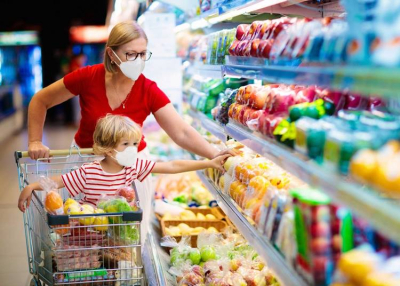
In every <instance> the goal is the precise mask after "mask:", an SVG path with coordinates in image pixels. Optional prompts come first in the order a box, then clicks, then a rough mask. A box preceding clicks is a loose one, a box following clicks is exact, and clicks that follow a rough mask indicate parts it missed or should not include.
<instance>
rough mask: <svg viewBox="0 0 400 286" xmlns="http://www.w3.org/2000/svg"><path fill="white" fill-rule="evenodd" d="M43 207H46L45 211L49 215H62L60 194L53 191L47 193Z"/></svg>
mask: <svg viewBox="0 0 400 286" xmlns="http://www.w3.org/2000/svg"><path fill="white" fill-rule="evenodd" d="M44 205H45V207H46V210H47V211H48V212H49V213H51V214H55V215H62V214H64V209H63V200H62V198H61V196H60V194H59V193H57V192H55V191H50V192H47V194H46V198H45V201H44Z"/></svg>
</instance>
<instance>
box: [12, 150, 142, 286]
mask: <svg viewBox="0 0 400 286" xmlns="http://www.w3.org/2000/svg"><path fill="white" fill-rule="evenodd" d="M92 151H93V150H92V149H78V148H71V149H70V150H53V151H50V155H51V156H52V157H51V160H50V162H47V160H45V159H39V160H37V161H32V160H30V159H29V158H27V157H28V153H27V152H21V151H17V152H15V159H16V163H17V168H18V178H19V187H20V190H22V189H23V188H24V187H25V186H26V185H27V184H28V183H29V182H30V181H37V180H38V179H39V178H40V176H49V177H51V176H54V175H56V174H63V173H67V172H70V171H72V170H75V169H77V168H79V167H80V166H81V165H82V164H83V163H86V162H90V161H93V160H95V158H96V157H95V156H94V155H92ZM44 193H45V192H41V191H38V192H33V195H32V201H31V205H30V207H29V208H28V209H27V210H26V212H25V213H24V215H23V218H24V229H25V237H26V248H27V253H28V264H29V271H30V273H31V274H32V275H33V278H32V280H31V285H119V286H131V285H144V283H145V282H144V278H143V271H142V269H143V266H142V259H141V245H140V241H141V240H140V222H141V220H142V211H141V210H140V209H139V210H137V211H129V212H123V213H95V214H81V215H58V216H56V215H51V214H48V213H47V212H46V210H45V208H44V205H43V198H44V196H45V194H44ZM59 193H60V194H61V195H62V197H63V200H64V201H65V199H66V198H67V196H68V192H67V191H66V190H65V189H61V190H59ZM137 197H138V196H137V195H136V198H137ZM136 205H137V206H139V204H138V202H137V204H136ZM93 219H94V220H93Z"/></svg>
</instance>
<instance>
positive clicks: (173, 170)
mask: <svg viewBox="0 0 400 286" xmlns="http://www.w3.org/2000/svg"><path fill="white" fill-rule="evenodd" d="M229 156H230V155H221V156H218V157H216V158H214V159H212V160H201V161H196V160H176V161H170V162H157V163H155V165H154V168H153V170H152V171H151V172H152V173H160V174H177V173H184V172H190V171H197V170H202V169H206V168H214V169H218V170H220V171H221V172H224V171H225V170H224V168H223V167H222V166H223V164H224V163H225V160H226V159H227V158H228V157H229Z"/></svg>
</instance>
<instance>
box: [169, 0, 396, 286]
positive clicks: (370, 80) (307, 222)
mask: <svg viewBox="0 0 400 286" xmlns="http://www.w3.org/2000/svg"><path fill="white" fill-rule="evenodd" d="M206 2H207V1H206ZM209 2H212V1H209ZM216 2H218V1H216ZM221 2H222V4H221V5H220V4H219V3H218V4H215V5H216V6H214V7H212V5H211V6H210V7H208V8H206V10H204V11H203V10H202V9H200V10H201V12H200V15H199V16H197V18H194V19H192V20H191V21H190V22H189V25H188V26H186V29H192V30H197V29H199V28H205V29H204V31H206V33H205V34H204V35H203V34H200V35H199V34H197V35H196V37H195V40H193V41H192V42H191V44H189V46H188V53H187V57H186V61H187V62H186V63H185V74H184V91H185V101H186V103H187V108H188V115H189V117H190V118H192V120H193V122H192V125H193V126H194V127H195V128H196V129H197V130H198V131H199V132H202V133H203V134H204V136H205V137H206V138H212V139H210V142H218V141H219V143H218V148H220V147H221V146H223V147H228V148H234V149H237V150H240V154H241V155H239V156H236V157H232V158H229V159H228V161H227V163H226V164H225V171H226V173H225V174H221V173H218V172H209V171H205V172H201V171H199V172H198V176H199V177H200V179H201V180H202V182H203V184H204V186H205V187H206V188H207V189H209V190H210V192H211V193H212V194H213V196H214V197H215V199H216V201H217V203H218V206H219V207H220V208H221V209H222V211H223V212H224V213H225V214H226V216H227V218H229V220H230V221H231V222H232V224H233V225H234V227H235V228H237V230H238V231H239V233H241V234H242V235H243V236H244V238H245V239H246V240H247V242H248V243H249V244H250V245H251V246H252V247H254V249H255V250H256V251H257V253H258V254H259V255H260V256H261V257H262V259H263V260H264V261H265V263H266V265H267V266H268V268H269V269H270V271H271V273H273V274H274V275H276V279H277V280H278V281H279V282H280V283H281V285H296V286H297V285H327V286H328V285H334V286H343V285H346V286H350V285H388V286H389V285H390V286H391V285H398V284H400V281H399V272H398V266H399V264H398V263H399V262H398V255H399V244H400V237H399V235H398V231H399V230H400V220H399V219H398V218H399V217H400V212H399V208H398V198H399V195H398V194H399V190H398V185H399V184H398V182H399V180H398V178H399V177H400V171H399V167H398V165H399V161H398V158H400V157H399V155H398V154H399V153H398V152H399V150H400V148H399V139H400V136H399V134H400V132H399V131H400V129H399V127H400V120H399V114H400V113H399V111H400V109H399V108H398V106H399V104H398V102H399V101H398V80H397V75H398V63H397V57H395V58H393V59H392V60H389V59H388V56H387V55H388V53H389V50H390V48H389V44H388V43H389V42H390V41H391V40H393V39H394V38H395V34H394V33H393V32H386V31H384V29H385V27H386V28H387V27H388V25H393V23H394V22H395V21H396V19H397V18H398V16H397V13H395V12H393V11H391V12H390V11H389V10H390V8H389V7H390V5H389V4H388V1H384V0H380V1H373V2H374V5H375V4H376V5H375V6H374V5H370V6H368V5H367V4H366V3H365V2H364V1H351V2H346V1H296V3H294V1H293V2H292V1H288V2H290V3H284V2H285V1H281V2H279V3H272V2H273V1H271V2H269V1H247V2H248V3H240V4H238V5H234V4H232V3H229V4H228V3H227V2H235V1H221ZM299 2H305V3H301V4H300V5H297V4H298V3H299ZM311 2H314V3H311ZM316 2H329V3H328V4H327V5H325V6H324V7H325V9H327V11H326V12H328V10H329V9H331V10H330V11H329V13H323V9H320V10H318V9H314V10H312V9H309V10H308V12H305V10H307V8H310V7H312V6H310V5H313V4H314V5H321V4H322V3H316ZM230 4H232V5H233V6H230ZM253 5H254V6H253ZM307 5H308V7H307ZM272 6H274V8H276V9H277V10H275V11H277V14H263V12H269V11H273V9H271V10H268V8H271V7H272ZM289 7H290V8H291V9H293V10H292V11H294V10H295V11H296V13H292V15H293V16H290V17H289V16H282V15H280V14H281V13H280V12H278V11H283V10H284V9H287V8H289ZM315 7H316V6H314V8H315ZM317 7H323V6H317ZM396 7H397V6H396ZM392 8H393V7H392ZM246 9H249V10H246ZM252 9H254V10H252ZM396 9H397V8H396ZM239 11H240V12H239ZM311 11H312V12H311ZM343 11H344V12H345V14H341V13H342V12H343ZM396 11H397V10H396ZM246 12H253V13H255V14H259V15H258V18H257V20H252V19H251V17H247V18H246V15H247V14H246V15H243V14H244V13H246ZM236 13H239V14H236ZM282 14H284V15H288V14H287V13H282ZM389 14H390V15H392V16H393V17H392V18H390V19H385V17H384V16H383V15H389ZM228 15H229V16H228ZM238 15H241V18H240V20H238V19H239V18H237V19H235V17H236V16H238ZM365 15H369V16H370V18H369V17H366V16H365ZM230 16H231V17H230ZM253 16H254V14H253ZM364 16H365V17H364ZM263 17H264V18H263ZM231 18H232V19H231ZM227 19H229V20H228V21H226V20H227ZM200 21H202V22H203V24H200ZM220 21H225V22H227V23H225V24H226V25H225V26H223V27H222V26H221V27H222V28H219V24H218V23H219V22H220ZM229 21H231V22H229ZM241 21H242V23H240V22H241ZM233 22H234V23H233ZM228 24H232V25H231V26H230V27H229V25H228ZM202 25H203V26H202ZM181 28H183V27H179V29H181ZM177 31H178V29H177ZM355 31H358V32H355ZM385 54H386V55H385ZM395 54H396V53H394V54H393V55H395ZM233 83H234V84H235V85H236V86H232V84H233ZM239 146H240V147H239ZM244 154H247V155H248V156H250V157H246V156H247V155H244ZM250 154H252V155H250ZM239 157H240V158H242V159H239ZM243 158H245V159H243ZM241 160H242V161H241ZM184 232H185V230H184ZM202 233H203V234H204V233H206V232H202ZM197 236H200V237H201V233H200V234H198V235H197ZM290 246H292V248H291V247H290ZM378 261H379V262H378ZM377 263H382V264H381V265H384V266H382V267H376V265H377ZM356 269H357V270H356ZM361 269H363V270H361ZM364 269H365V271H364ZM196 271H197V270H194V272H196ZM230 272H231V275H232V274H235V271H234V270H232V269H230ZM188 273H193V271H192V272H190V271H189V272H188ZM235 275H236V274H235ZM178 276H179V275H178ZM200 276H201V275H200ZM203 278H206V277H203ZM224 282H225V281H224ZM201 283H205V284H206V285H213V284H207V283H210V282H209V281H207V280H201V282H200V281H197V284H196V283H192V284H190V283H188V284H189V285H202V284H201ZM247 283H248V282H247ZM379 283H381V284H379ZM217 285H235V284H229V282H228V283H227V284H223V283H222V284H217ZM244 285H245V284H244ZM247 285H253V284H247ZM256 285H258V284H256ZM259 285H264V284H259ZM267 285H269V284H268V282H267Z"/></svg>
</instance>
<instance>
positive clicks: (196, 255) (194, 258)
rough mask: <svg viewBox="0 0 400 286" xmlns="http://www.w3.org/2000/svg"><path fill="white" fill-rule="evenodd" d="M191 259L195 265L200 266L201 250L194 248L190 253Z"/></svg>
mask: <svg viewBox="0 0 400 286" xmlns="http://www.w3.org/2000/svg"><path fill="white" fill-rule="evenodd" d="M189 259H190V260H191V261H192V264H193V265H198V264H199V263H200V261H201V254H200V250H199V249H197V248H192V249H191V250H190V252H189Z"/></svg>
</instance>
